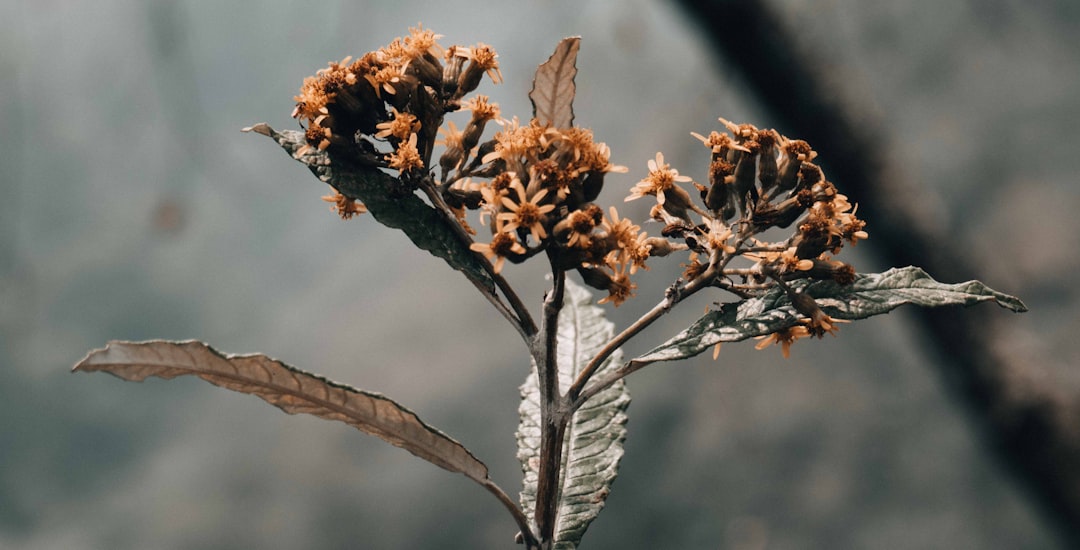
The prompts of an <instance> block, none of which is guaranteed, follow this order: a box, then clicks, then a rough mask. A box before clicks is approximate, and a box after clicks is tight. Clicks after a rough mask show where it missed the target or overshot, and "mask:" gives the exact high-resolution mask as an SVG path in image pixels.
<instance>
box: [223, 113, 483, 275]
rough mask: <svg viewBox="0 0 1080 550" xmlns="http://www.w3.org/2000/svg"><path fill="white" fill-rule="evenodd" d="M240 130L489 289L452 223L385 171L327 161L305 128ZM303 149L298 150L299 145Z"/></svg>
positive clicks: (473, 253)
mask: <svg viewBox="0 0 1080 550" xmlns="http://www.w3.org/2000/svg"><path fill="white" fill-rule="evenodd" d="M244 131H245V132H255V133H257V134H262V135H264V136H268V137H270V138H271V139H273V140H274V141H276V142H277V144H278V145H280V146H281V148H282V149H284V150H285V151H286V152H288V153H289V155H291V156H292V157H293V158H294V159H296V160H298V161H300V162H301V163H303V164H304V165H305V166H307V167H308V169H309V170H311V172H312V173H313V174H315V176H316V177H318V178H319V180H320V181H322V182H324V183H327V184H329V185H330V186H332V187H333V188H334V189H337V190H338V192H339V193H341V194H342V195H345V196H346V197H349V198H351V199H358V200H360V201H362V202H363V203H364V206H366V207H367V209H368V211H369V212H371V215H372V216H374V217H375V219H376V220H378V221H379V223H381V224H383V225H385V226H387V227H392V228H394V229H400V230H402V231H404V232H405V234H406V235H407V236H408V237H409V240H411V241H412V242H413V244H415V245H416V246H417V247H419V248H420V249H422V250H426V251H427V252H429V253H431V254H432V255H434V256H437V257H439V258H442V259H443V260H445V261H446V263H448V264H450V267H452V268H454V269H456V270H458V271H461V272H463V273H465V275H467V276H468V277H469V278H470V279H473V280H474V281H478V282H480V283H482V284H483V286H484V287H485V288H487V289H489V290H492V291H493V289H494V288H495V283H494V281H492V280H491V277H490V276H489V275H488V273H487V271H485V270H484V268H483V265H482V264H481V263H480V260H479V259H478V258H477V256H476V253H475V252H473V251H472V250H469V247H468V245H467V244H465V243H464V242H463V241H462V240H461V238H459V236H458V235H457V233H455V231H454V229H453V227H451V225H450V223H451V222H450V221H448V220H447V219H446V218H445V217H444V216H443V215H442V214H440V213H439V211H438V210H436V209H435V208H433V207H432V206H430V205H428V204H427V203H425V202H424V201H423V200H421V199H420V197H418V196H416V195H415V194H413V193H407V192H403V191H402V190H401V189H400V185H401V183H400V182H399V181H398V180H397V178H394V177H393V176H391V175H390V174H387V173H386V172H383V171H381V170H379V169H378V168H373V167H370V166H352V165H350V166H345V165H343V164H342V163H339V162H331V159H330V155H328V154H327V153H326V152H325V151H319V150H318V149H316V148H313V147H306V145H307V141H306V140H305V139H304V133H303V132H300V131H297V130H283V131H280V132H279V131H277V130H274V129H273V128H271V127H270V126H269V125H268V124H266V123H259V124H256V125H254V126H251V127H249V128H244ZM301 149H303V150H304V152H303V154H301V155H297V152H298V151H301Z"/></svg>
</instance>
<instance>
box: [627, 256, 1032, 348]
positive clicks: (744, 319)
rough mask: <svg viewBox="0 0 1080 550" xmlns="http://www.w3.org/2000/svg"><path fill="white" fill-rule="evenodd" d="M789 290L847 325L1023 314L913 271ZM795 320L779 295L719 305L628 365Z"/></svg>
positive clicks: (982, 291)
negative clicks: (920, 316) (940, 313)
mask: <svg viewBox="0 0 1080 550" xmlns="http://www.w3.org/2000/svg"><path fill="white" fill-rule="evenodd" d="M791 286H792V287H793V288H795V289H797V290H799V291H802V292H806V293H807V294H808V295H810V296H812V297H813V298H814V299H815V300H816V301H817V303H818V305H819V306H820V307H821V309H822V310H823V311H824V312H825V313H826V314H828V315H830V316H831V317H833V318H834V319H846V320H851V321H854V320H857V319H865V318H867V317H871V316H874V315H880V314H882V313H888V312H890V311H892V310H894V309H896V308H897V307H900V306H902V305H905V304H913V305H917V306H922V307H940V306H950V305H962V306H970V305H973V304H976V303H979V302H995V303H997V304H998V305H999V306H1001V307H1003V308H1005V309H1009V310H1011V311H1015V312H1024V311H1027V306H1025V305H1024V303H1023V302H1021V301H1020V299H1019V298H1016V297H1015V296H1010V295H1008V294H1003V293H1001V292H998V291H996V290H993V289H991V288H989V287H987V286H986V285H984V284H982V283H980V282H979V281H968V282H966V283H958V284H946V283H940V282H938V281H935V280H934V279H933V278H931V277H930V276H929V275H927V274H926V272H925V271H923V270H922V269H919V268H917V267H905V268H893V269H890V270H888V271H885V272H883V273H873V274H860V275H858V276H857V277H856V278H855V282H854V283H853V284H851V285H847V286H844V285H838V284H836V283H834V282H832V281H814V282H808V281H796V282H793V283H791ZM798 320H799V317H798V315H797V314H796V312H795V309H794V308H793V307H792V306H791V302H790V301H789V300H788V297H787V295H786V294H785V293H784V292H783V291H782V290H780V289H773V290H771V291H769V292H767V293H765V294H764V295H762V296H760V297H757V298H751V299H748V300H743V301H741V302H737V303H729V304H724V305H723V306H722V307H721V308H720V309H719V310H717V311H710V312H709V313H706V314H705V316H704V317H702V318H701V319H699V320H697V321H696V322H695V323H694V324H693V325H691V326H690V327H689V328H687V329H686V330H684V331H682V332H681V333H679V334H677V335H676V336H675V337H674V338H672V339H671V340H668V341H667V342H664V343H663V344H661V345H660V346H658V347H656V348H655V349H653V350H651V351H649V352H648V353H646V354H644V355H642V356H640V357H638V358H636V359H634V362H637V363H651V362H655V361H674V360H676V359H685V358H688V357H693V356H695V355H697V354H699V353H701V352H703V351H705V350H707V349H710V348H711V347H712V346H713V345H715V344H718V343H720V342H737V341H740V340H746V339H747V338H753V337H755V336H762V335H766V334H772V333H774V332H776V331H778V330H782V329H785V328H788V327H791V326H793V325H795V324H796V323H797V322H798Z"/></svg>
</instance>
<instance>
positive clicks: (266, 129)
mask: <svg viewBox="0 0 1080 550" xmlns="http://www.w3.org/2000/svg"><path fill="white" fill-rule="evenodd" d="M240 131H241V132H245V133H247V132H255V133H256V134H262V135H264V136H267V137H269V136H270V135H271V133H272V132H273V130H272V129H271V128H270V125H269V124H267V123H265V122H260V123H258V124H253V125H251V126H248V127H247V128H241V129H240Z"/></svg>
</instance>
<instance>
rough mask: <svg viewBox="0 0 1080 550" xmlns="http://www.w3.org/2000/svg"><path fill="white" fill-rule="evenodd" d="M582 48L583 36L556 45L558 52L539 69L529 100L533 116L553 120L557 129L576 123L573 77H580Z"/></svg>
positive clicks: (575, 90) (548, 120) (545, 120)
mask: <svg viewBox="0 0 1080 550" xmlns="http://www.w3.org/2000/svg"><path fill="white" fill-rule="evenodd" d="M580 47H581V37H579V36H574V37H570V38H564V39H562V41H561V42H559V45H558V46H555V53H553V54H551V57H550V58H548V60H547V61H545V62H544V63H543V64H542V65H540V67H538V68H537V69H536V77H535V78H534V79H533V87H532V91H531V92H529V99H530V100H532V104H533V117H534V118H536V119H538V120H539V121H540V122H541V123H545V122H546V123H550V124H551V125H552V126H554V127H556V128H569V127H571V126H573V125H574V94H576V93H577V88H576V86H575V85H574V77H575V76H577V54H578V49H579V48H580Z"/></svg>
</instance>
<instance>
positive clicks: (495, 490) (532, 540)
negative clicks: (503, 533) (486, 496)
mask: <svg viewBox="0 0 1080 550" xmlns="http://www.w3.org/2000/svg"><path fill="white" fill-rule="evenodd" d="M480 485H482V486H483V487H484V488H485V489H487V490H488V492H489V493H491V494H493V495H495V498H497V499H499V502H501V503H502V505H503V506H504V507H505V508H506V509H507V510H508V511H509V512H510V515H511V516H514V522H515V523H517V526H518V531H519V532H520V533H521V539H522V542H523V543H524V544H525V548H527V549H528V550H535V549H539V548H540V543H539V542H537V540H536V535H535V534H533V532H532V529H531V528H530V527H529V519H528V518H526V517H525V513H524V512H522V511H521V508H519V507H518V505H517V503H515V502H514V501H513V499H511V498H510V496H509V495H507V494H506V492H505V491H503V490H502V488H500V487H499V486H498V485H496V484H495V482H494V481H491V480H490V479H485V480H484V482H483V483H481V484H480Z"/></svg>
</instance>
